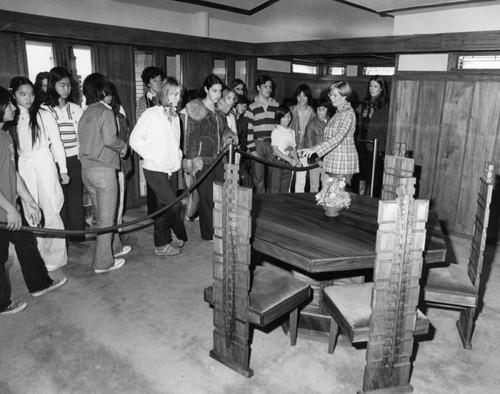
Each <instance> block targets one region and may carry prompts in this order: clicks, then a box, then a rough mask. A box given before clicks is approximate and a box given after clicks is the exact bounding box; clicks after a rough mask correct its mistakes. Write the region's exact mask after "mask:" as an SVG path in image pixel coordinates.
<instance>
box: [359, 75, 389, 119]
mask: <svg viewBox="0 0 500 394" xmlns="http://www.w3.org/2000/svg"><path fill="white" fill-rule="evenodd" d="M372 81H375V82H377V83H378V84H379V85H380V89H381V91H380V95H379V96H378V97H377V98H376V99H375V100H373V106H374V108H375V111H380V110H381V109H382V108H384V107H385V106H386V105H389V91H388V88H387V82H386V80H385V79H384V78H382V77H381V76H380V75H374V76H373V77H371V78H370V80H369V81H368V85H367V87H366V96H365V98H364V100H363V101H364V102H366V103H367V104H369V103H370V102H371V101H372V96H371V95H370V83H371V82H372Z"/></svg>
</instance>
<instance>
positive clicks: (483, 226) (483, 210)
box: [467, 163, 494, 290]
mask: <svg viewBox="0 0 500 394" xmlns="http://www.w3.org/2000/svg"><path fill="white" fill-rule="evenodd" d="M493 170H494V166H493V164H491V163H486V166H485V170H484V176H483V177H481V178H480V179H479V192H478V195H477V211H476V217H475V220H474V233H473V235H472V245H471V251H470V256H469V264H468V269H467V273H468V275H469V278H470V280H471V281H472V284H473V285H474V287H475V288H476V290H478V287H479V282H480V280H479V279H480V276H481V271H482V269H483V256H484V248H485V247H486V232H487V230H488V222H489V218H490V204H491V198H492V195H493V175H494V171H493Z"/></svg>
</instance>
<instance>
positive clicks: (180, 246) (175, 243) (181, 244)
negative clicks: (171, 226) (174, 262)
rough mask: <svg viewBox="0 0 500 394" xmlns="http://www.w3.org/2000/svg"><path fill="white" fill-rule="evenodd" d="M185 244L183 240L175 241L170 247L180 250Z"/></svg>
mask: <svg viewBox="0 0 500 394" xmlns="http://www.w3.org/2000/svg"><path fill="white" fill-rule="evenodd" d="M184 244H185V242H184V241H183V240H182V239H173V240H172V242H170V246H173V247H174V248H177V249H180V248H182V247H183V246H184Z"/></svg>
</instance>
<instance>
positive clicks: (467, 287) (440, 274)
mask: <svg viewBox="0 0 500 394" xmlns="http://www.w3.org/2000/svg"><path fill="white" fill-rule="evenodd" d="M424 300H425V301H427V302H435V303H440V304H450V305H459V306H460V305H461V306H464V307H475V306H476V300H477V290H476V289H475V288H474V286H473V285H472V282H471V280H470V278H469V276H468V275H467V272H466V270H465V267H462V266H460V265H458V264H450V265H449V266H446V267H436V268H430V269H429V274H428V277H427V283H426V284H425V286H424Z"/></svg>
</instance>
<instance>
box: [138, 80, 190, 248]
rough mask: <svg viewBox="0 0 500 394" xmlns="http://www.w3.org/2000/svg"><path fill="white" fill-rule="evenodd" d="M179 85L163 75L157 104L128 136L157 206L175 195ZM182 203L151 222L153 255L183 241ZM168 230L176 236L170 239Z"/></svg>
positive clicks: (178, 153) (178, 151)
mask: <svg viewBox="0 0 500 394" xmlns="http://www.w3.org/2000/svg"><path fill="white" fill-rule="evenodd" d="M181 91H182V86H181V84H180V83H179V82H178V81H177V80H176V79H175V78H171V77H167V78H166V79H165V80H164V81H163V83H162V86H161V91H160V93H159V99H158V105H156V106H154V107H151V108H148V109H147V110H146V111H145V112H144V113H143V114H142V115H141V117H140V118H139V120H138V122H137V124H136V125H135V127H134V130H132V134H131V136H130V146H131V148H132V149H134V150H135V151H136V152H137V153H138V154H139V155H140V156H142V158H143V159H144V162H143V170H144V176H145V178H146V182H147V183H148V185H149V186H150V187H151V189H152V190H153V191H154V193H155V195H156V198H157V201H158V209H161V208H163V207H165V206H167V205H169V204H171V203H172V202H173V201H175V199H176V198H177V176H178V174H179V170H180V168H181V160H182V151H181V149H180V135H181V130H180V121H179V116H178V115H177V112H176V107H177V105H178V104H179V100H180V98H181ZM181 212H182V206H181V204H180V203H176V204H175V205H174V206H172V207H171V208H169V209H167V210H166V211H165V212H163V213H161V214H159V215H157V216H156V217H155V221H154V245H155V254H156V255H157V256H174V255H177V254H179V253H180V252H181V248H182V247H183V246H184V242H186V241H187V234H186V229H185V227H184V221H183V218H182V216H181ZM172 230H173V232H174V233H175V236H176V238H177V239H173V238H172Z"/></svg>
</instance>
